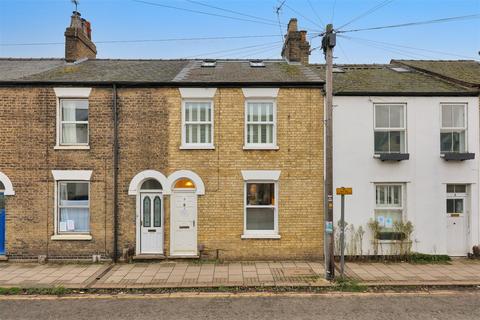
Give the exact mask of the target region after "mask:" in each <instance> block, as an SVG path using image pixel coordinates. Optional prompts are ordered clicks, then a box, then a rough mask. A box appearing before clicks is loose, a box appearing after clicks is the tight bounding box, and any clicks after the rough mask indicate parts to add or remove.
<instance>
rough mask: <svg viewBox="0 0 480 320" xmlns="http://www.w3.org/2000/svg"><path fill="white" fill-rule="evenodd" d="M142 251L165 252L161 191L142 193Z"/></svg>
mask: <svg viewBox="0 0 480 320" xmlns="http://www.w3.org/2000/svg"><path fill="white" fill-rule="evenodd" d="M140 206H141V210H140V252H141V253H142V254H163V199H162V195H161V194H160V193H141V195H140Z"/></svg>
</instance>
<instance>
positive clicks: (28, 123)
mask: <svg viewBox="0 0 480 320" xmlns="http://www.w3.org/2000/svg"><path fill="white" fill-rule="evenodd" d="M111 98H112V91H111V88H94V89H93V90H92V93H91V95H90V99H89V108H90V109H89V112H90V144H91V148H90V150H71V151H70V150H54V145H55V130H56V119H55V117H56V98H55V94H54V91H53V88H51V87H42V88H37V87H34V88H0V128H2V139H1V140H0V149H1V150H2V152H0V171H1V172H3V173H5V174H6V175H7V176H8V177H9V178H10V179H11V180H12V183H13V185H14V188H15V191H16V195H15V196H8V197H6V212H7V243H6V247H7V251H8V254H9V255H11V256H23V257H26V256H37V255H48V256H49V257H60V256H89V255H92V254H102V255H106V256H109V255H111V251H112V243H113V242H112V241H113V222H112V221H113V168H112V162H113V160H112V159H113V147H112V145H113V144H112V143H113V123H112V101H111ZM244 101H245V100H244V97H243V93H242V90H241V89H218V90H217V93H216V95H215V98H214V103H215V108H214V112H215V114H214V120H215V137H214V140H215V150H180V149H179V146H180V143H181V97H180V93H179V90H178V89H177V88H143V89H142V88H130V89H127V88H120V89H119V90H118V108H119V146H120V152H119V177H118V181H119V189H118V190H119V243H118V249H119V251H120V252H121V250H122V249H123V248H125V247H129V246H130V247H134V246H135V235H136V226H135V214H136V199H135V196H129V195H128V186H129V184H130V181H131V179H132V178H133V177H134V176H135V175H136V174H138V173H139V172H141V171H143V170H147V169H152V170H157V171H159V172H161V173H163V174H164V175H165V176H168V175H169V174H171V173H172V172H174V171H176V170H180V169H186V170H191V171H194V172H195V173H197V174H198V175H199V176H200V177H201V178H202V179H203V181H204V183H205V187H206V192H205V195H203V196H199V198H198V243H199V244H203V245H205V247H206V249H207V253H208V254H210V255H211V256H215V254H216V250H217V249H220V250H221V257H223V258H226V259H298V258H318V257H321V256H322V252H323V249H322V241H323V233H322V232H323V228H322V223H323V204H322V197H323V196H322V194H323V122H322V119H323V98H322V95H321V91H320V89H280V92H279V96H278V99H277V128H278V129H277V130H278V133H277V142H278V145H279V148H280V149H279V150H276V151H252V150H250V151H245V150H243V144H244V141H243V140H244ZM63 169H65V170H67V169H76V170H80V169H83V170H93V176H92V180H91V199H90V207H91V209H90V217H91V233H92V237H93V240H91V241H52V240H51V239H50V237H51V235H52V234H53V233H54V230H53V223H54V221H53V219H54V216H53V210H54V194H53V193H54V181H53V177H52V175H51V170H63ZM255 169H258V170H261V169H265V170H281V176H280V181H279V199H278V204H279V232H280V235H281V239H279V240H252V239H249V240H242V239H241V235H242V233H243V221H244V208H243V199H244V181H243V178H242V175H241V170H255ZM164 202H165V203H164V212H165V237H164V238H165V243H164V248H165V252H166V254H167V255H168V253H169V252H168V251H169V250H168V249H169V245H170V243H169V238H170V233H169V221H170V217H169V216H170V214H169V211H170V210H169V207H170V204H169V197H168V196H165V197H164Z"/></svg>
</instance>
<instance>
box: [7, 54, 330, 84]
mask: <svg viewBox="0 0 480 320" xmlns="http://www.w3.org/2000/svg"><path fill="white" fill-rule="evenodd" d="M26 62H27V60H24V59H0V68H1V66H2V65H3V66H4V67H3V68H5V69H7V68H8V70H10V71H9V72H8V75H4V74H0V83H1V82H2V81H15V82H19V83H20V82H42V83H50V82H51V83H58V82H61V83H72V84H75V83H112V82H119V83H122V82H123V83H147V84H149V83H151V84H155V83H163V84H167V83H171V84H172V85H181V84H182V83H183V84H185V83H193V84H194V83H199V84H200V83H202V84H207V85H208V84H218V83H232V84H235V83H260V84H261V83H277V82H278V83H285V84H287V85H288V84H293V83H307V84H314V85H315V84H316V85H322V83H323V82H322V79H321V78H320V77H319V76H318V75H317V74H316V73H314V72H312V71H311V70H310V69H308V68H307V67H305V66H302V65H293V64H288V63H287V62H285V61H283V60H265V61H264V63H265V67H259V68H252V67H251V66H250V62H249V60H218V61H217V64H216V66H215V67H214V68H208V67H202V60H108V59H97V60H86V61H83V62H78V63H74V64H72V63H68V64H67V63H65V62H64V61H63V60H57V59H51V60H31V61H30V60H29V61H28V63H29V66H28V70H29V71H30V72H28V73H22V72H18V73H16V72H15V70H22V69H27V67H26V66H24V64H25V63H26ZM48 63H50V64H48ZM0 70H1V69H0Z"/></svg>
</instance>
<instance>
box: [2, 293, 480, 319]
mask: <svg viewBox="0 0 480 320" xmlns="http://www.w3.org/2000/svg"><path fill="white" fill-rule="evenodd" d="M0 319H1V320H6V319H16V320H18V319H35V320H43V319H69V320H76V319H88V320H92V319H119V320H122V319H128V320H133V319H175V320H181V319H228V320H237V319H239V320H240V319H241V320H247V319H269V320H277V319H278V320H283V319H286V320H294V319H334V320H343V319H349V320H352V319H358V320H363V319H365V320H367V319H368V320H374V319H395V320H402V319H415V320H419V319H421V320H428V319H455V320H462V319H475V320H478V319H480V292H478V291H477V292H442V293H433V294H428V293H425V294H412V293H404V294H317V295H308V294H286V295H280V294H277V295H271V296H268V295H265V294H250V295H208V294H205V295H203V296H192V295H187V296H183V297H180V294H177V296H176V297H168V296H165V295H163V296H162V295H150V296H149V295H147V296H131V295H130V296H127V295H123V296H122V295H121V296H102V297H98V296H97V297H95V296H93V297H92V296H89V297H80V298H76V297H65V298H56V297H48V296H47V297H28V298H23V297H20V298H14V297H5V296H4V297H0Z"/></svg>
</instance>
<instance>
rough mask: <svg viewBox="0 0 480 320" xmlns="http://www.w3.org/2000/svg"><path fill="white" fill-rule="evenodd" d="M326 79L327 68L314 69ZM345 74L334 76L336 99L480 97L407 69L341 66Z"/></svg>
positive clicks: (435, 78)
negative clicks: (356, 97)
mask: <svg viewBox="0 0 480 320" xmlns="http://www.w3.org/2000/svg"><path fill="white" fill-rule="evenodd" d="M312 67H313V68H315V69H316V71H317V72H318V73H319V74H320V75H323V74H324V73H325V66H324V65H312ZM336 67H337V68H339V69H341V70H343V71H344V72H339V73H334V74H333V77H334V94H335V95H419V96H420V95H476V94H478V90H474V89H472V88H468V87H465V86H462V85H459V84H456V83H453V82H450V81H446V80H442V79H439V78H437V77H434V76H430V75H427V74H425V73H423V72H419V71H416V70H413V69H411V68H407V69H408V72H397V71H395V70H393V69H392V67H399V65H395V64H365V65H362V64H356V65H337V66H336Z"/></svg>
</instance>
